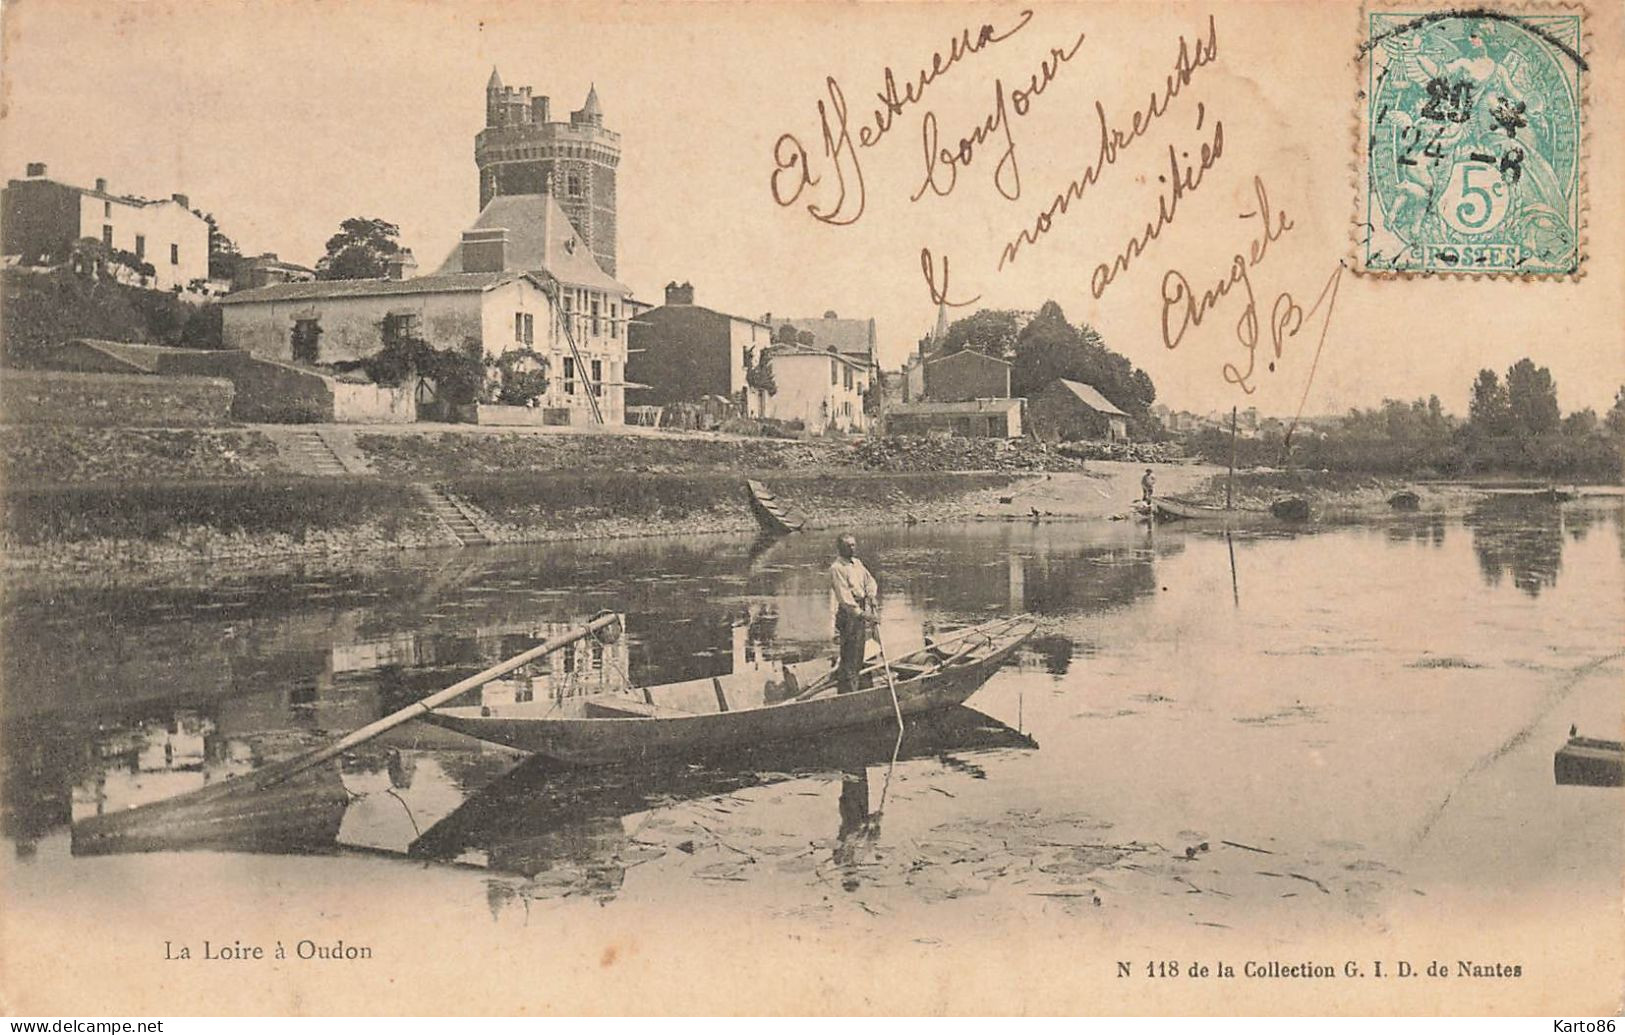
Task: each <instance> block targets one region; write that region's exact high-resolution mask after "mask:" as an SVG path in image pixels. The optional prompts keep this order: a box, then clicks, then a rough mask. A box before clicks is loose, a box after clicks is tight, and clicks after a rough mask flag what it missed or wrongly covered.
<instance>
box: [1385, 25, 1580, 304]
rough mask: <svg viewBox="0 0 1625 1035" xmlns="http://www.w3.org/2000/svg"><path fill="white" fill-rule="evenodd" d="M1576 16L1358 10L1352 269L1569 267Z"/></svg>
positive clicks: (1529, 270)
mask: <svg viewBox="0 0 1625 1035" xmlns="http://www.w3.org/2000/svg"><path fill="white" fill-rule="evenodd" d="M1581 22H1582V12H1581V11H1580V10H1579V9H1578V8H1569V7H1556V6H1553V7H1545V8H1527V7H1524V8H1519V9H1517V10H1515V11H1497V10H1488V9H1483V8H1475V9H1471V10H1468V9H1451V10H1433V11H1428V10H1417V9H1404V8H1400V9H1392V10H1388V9H1381V10H1379V9H1368V10H1367V11H1366V13H1365V25H1364V31H1365V39H1364V40H1363V41H1362V46H1361V51H1362V55H1363V64H1364V67H1363V68H1362V69H1361V73H1362V74H1361V81H1362V87H1363V90H1364V98H1363V100H1364V104H1363V105H1362V119H1361V129H1362V133H1361V135H1360V138H1359V140H1358V142H1357V145H1356V146H1357V147H1358V148H1359V152H1358V155H1357V159H1356V160H1357V162H1358V163H1359V190H1360V197H1361V200H1360V203H1359V204H1360V208H1361V218H1360V220H1359V223H1360V225H1359V227H1358V233H1357V237H1356V249H1355V250H1356V258H1357V261H1358V263H1359V267H1360V269H1361V270H1362V271H1364V272H1369V273H1387V274H1435V273H1455V274H1490V275H1503V276H1514V277H1561V276H1571V275H1575V274H1578V273H1579V272H1580V264H1581V262H1582V260H1583V258H1584V249H1583V244H1584V241H1583V233H1582V231H1583V228H1584V226H1583V221H1584V188H1585V170H1584V168H1583V167H1582V166H1583V153H1582V152H1583V147H1582V144H1583V141H1584V128H1585V127H1584V126H1583V124H1582V120H1583V119H1584V117H1585V109H1584V105H1583V104H1582V100H1581V98H1582V93H1581V91H1582V87H1583V85H1584V79H1585V76H1586V72H1587V69H1586V63H1585V59H1584V56H1583V48H1582V39H1583V26H1582V24H1581Z"/></svg>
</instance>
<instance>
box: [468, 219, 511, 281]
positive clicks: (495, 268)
mask: <svg viewBox="0 0 1625 1035" xmlns="http://www.w3.org/2000/svg"><path fill="white" fill-rule="evenodd" d="M507 263H508V231H507V230H505V229H503V228H502V227H488V228H483V229H476V230H464V231H463V272H464V273H499V272H501V271H502V270H504V269H507V268H508V267H507Z"/></svg>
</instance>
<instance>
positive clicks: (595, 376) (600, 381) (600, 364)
mask: <svg viewBox="0 0 1625 1035" xmlns="http://www.w3.org/2000/svg"><path fill="white" fill-rule="evenodd" d="M592 394H594V395H603V394H604V361H603V360H601V359H595V360H593V361H592Z"/></svg>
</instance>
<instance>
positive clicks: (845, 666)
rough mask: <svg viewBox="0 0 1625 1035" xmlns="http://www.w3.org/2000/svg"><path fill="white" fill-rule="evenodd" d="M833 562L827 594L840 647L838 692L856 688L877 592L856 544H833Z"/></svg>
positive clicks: (842, 541)
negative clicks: (832, 608)
mask: <svg viewBox="0 0 1625 1035" xmlns="http://www.w3.org/2000/svg"><path fill="white" fill-rule="evenodd" d="M835 553H836V557H835V562H834V563H833V564H831V565H830V566H829V583H830V590H831V592H832V593H833V595H834V597H835V639H836V640H837V641H838V642H839V643H840V645H841V660H840V665H839V667H838V668H837V670H836V675H835V678H836V682H837V683H838V684H839V692H840V693H843V694H849V693H851V692H852V691H854V690H856V689H857V688H858V671H859V670H860V669H862V668H863V651H864V648H865V647H867V646H868V644H869V635H870V631H871V630H872V629H873V628H874V626H875V623H876V620H877V614H878V611H877V608H878V605H879V600H878V598H879V595H880V589H879V587H878V586H876V585H875V577H874V576H873V575H871V574H869V569H868V568H866V567H864V564H863V562H862V561H860V560H858V541H857V540H856V539H854V538H853V537H852V536H851V535H850V534H846V535H842V536H841V537H840V538H838V539H836V540H835Z"/></svg>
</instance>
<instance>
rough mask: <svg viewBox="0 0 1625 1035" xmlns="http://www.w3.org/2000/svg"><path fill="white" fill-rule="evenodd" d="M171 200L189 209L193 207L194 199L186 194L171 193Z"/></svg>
mask: <svg viewBox="0 0 1625 1035" xmlns="http://www.w3.org/2000/svg"><path fill="white" fill-rule="evenodd" d="M169 200H170V201H173V202H174V203H175V204H177V205H179V206H180V207H181V208H184V209H187V210H190V209H191V208H192V199H191V198H189V197H187V196H186V195H184V194H171V195H170V196H169Z"/></svg>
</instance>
